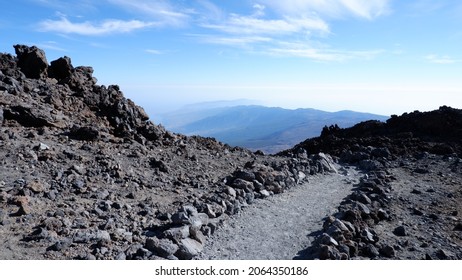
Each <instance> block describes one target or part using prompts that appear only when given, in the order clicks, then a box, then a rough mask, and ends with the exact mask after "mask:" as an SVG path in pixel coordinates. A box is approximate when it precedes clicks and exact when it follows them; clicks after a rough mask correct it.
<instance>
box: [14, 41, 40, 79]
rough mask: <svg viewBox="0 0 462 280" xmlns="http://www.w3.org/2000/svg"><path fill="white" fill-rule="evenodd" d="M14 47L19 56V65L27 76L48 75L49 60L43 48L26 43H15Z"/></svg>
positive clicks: (37, 77)
mask: <svg viewBox="0 0 462 280" xmlns="http://www.w3.org/2000/svg"><path fill="white" fill-rule="evenodd" d="M14 49H15V51H16V55H17V57H18V66H19V68H21V71H22V72H23V73H24V74H25V75H26V77H27V78H31V79H40V78H46V77H47V69H48V62H47V59H46V56H45V52H44V51H43V50H41V49H39V48H37V47H35V46H33V47H28V46H25V45H15V46H14Z"/></svg>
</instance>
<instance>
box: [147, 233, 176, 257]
mask: <svg viewBox="0 0 462 280" xmlns="http://www.w3.org/2000/svg"><path fill="white" fill-rule="evenodd" d="M144 247H145V248H146V249H148V250H149V251H151V252H153V253H154V254H156V255H158V256H160V257H163V258H167V257H168V256H170V255H174V254H175V253H176V252H177V251H178V249H179V247H178V245H176V244H175V243H173V242H172V241H171V240H168V239H158V238H156V237H153V238H147V239H146V243H145V245H144Z"/></svg>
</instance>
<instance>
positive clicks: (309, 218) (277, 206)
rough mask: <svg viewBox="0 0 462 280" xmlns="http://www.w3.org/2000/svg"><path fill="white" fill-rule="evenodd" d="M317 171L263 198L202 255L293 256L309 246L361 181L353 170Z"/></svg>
mask: <svg viewBox="0 0 462 280" xmlns="http://www.w3.org/2000/svg"><path fill="white" fill-rule="evenodd" d="M340 170H341V171H340V172H339V174H327V175H315V176H310V177H309V182H308V183H306V184H304V185H301V186H297V187H295V188H293V189H292V190H289V191H287V192H286V193H283V194H279V195H275V196H272V197H270V198H268V199H265V200H258V201H257V202H256V203H254V204H253V205H251V206H249V207H247V208H244V210H243V211H242V212H241V213H240V214H238V215H235V216H233V217H231V218H230V219H229V220H228V221H225V223H224V225H223V226H222V227H221V228H219V229H218V230H217V231H216V232H215V233H214V235H213V236H212V237H211V238H209V239H208V241H207V244H206V246H205V248H204V251H203V252H202V253H201V254H200V255H199V256H198V258H197V259H218V260H230V259H231V260H290V259H293V258H295V257H296V256H297V255H298V254H299V252H300V251H301V250H303V249H305V248H307V247H309V246H310V242H311V241H313V238H312V237H311V236H310V234H312V233H313V232H316V231H318V230H321V229H322V223H323V221H322V219H323V218H325V217H326V216H327V215H329V214H332V213H334V212H336V209H337V207H338V206H339V204H340V203H341V201H342V200H343V199H344V198H345V197H346V196H348V195H349V194H350V193H351V191H352V188H353V185H354V184H355V183H357V182H359V177H360V175H359V173H358V171H356V170H355V169H353V168H348V167H347V169H344V168H342V169H340Z"/></svg>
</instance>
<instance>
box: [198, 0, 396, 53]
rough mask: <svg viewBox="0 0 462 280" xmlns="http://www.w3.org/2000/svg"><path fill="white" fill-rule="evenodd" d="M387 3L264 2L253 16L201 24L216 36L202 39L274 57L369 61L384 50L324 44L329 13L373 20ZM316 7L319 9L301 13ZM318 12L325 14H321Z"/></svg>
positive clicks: (233, 16) (342, 0)
mask: <svg viewBox="0 0 462 280" xmlns="http://www.w3.org/2000/svg"><path fill="white" fill-rule="evenodd" d="M369 2H370V3H369ZM387 2H388V1H385V0H383V1H367V3H366V2H365V1H357V0H356V1H353V0H338V1H334V0H327V1H319V0H314V1H309V0H306V1H297V0H289V1H271V0H263V1H260V2H259V4H255V5H253V12H252V13H250V15H242V14H236V13H231V14H229V15H228V17H226V18H224V19H221V21H219V22H203V23H201V27H203V28H205V29H210V31H213V33H211V34H207V35H202V36H198V37H199V38H200V39H201V40H202V41H203V42H205V43H211V44H221V45H228V46H232V47H244V48H246V49H250V50H251V51H252V52H254V53H255V52H256V53H261V54H266V55H271V56H291V57H303V58H307V59H311V60H315V61H346V60H351V59H362V60H368V59H373V58H374V57H376V56H378V55H379V54H381V53H382V52H384V51H383V50H359V51H358V50H338V49H335V48H331V47H329V46H327V45H325V44H322V43H320V41H322V40H324V39H325V38H327V37H328V36H329V35H331V31H330V26H329V24H328V20H327V19H325V18H327V16H326V15H325V14H326V13H327V12H328V13H329V15H334V14H337V11H338V13H339V14H340V13H341V11H342V9H343V10H348V11H349V13H350V14H353V15H354V16H358V17H363V18H367V19H372V18H373V17H376V16H378V15H379V14H380V13H382V12H383V11H384V9H385V8H382V7H381V5H384V4H385V3H387ZM361 4H364V5H363V6H361ZM266 5H269V7H267V6H266ZM312 7H316V8H317V9H314V10H312V11H311V12H305V13H300V11H304V10H305V9H306V8H312ZM269 9H272V10H271V11H269ZM317 10H319V11H323V13H322V14H321V13H317V12H316V11H317ZM275 12H276V13H275Z"/></svg>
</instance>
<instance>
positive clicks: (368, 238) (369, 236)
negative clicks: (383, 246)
mask: <svg viewBox="0 0 462 280" xmlns="http://www.w3.org/2000/svg"><path fill="white" fill-rule="evenodd" d="M361 239H362V240H363V241H364V242H368V243H373V242H375V239H374V234H373V233H372V232H371V231H370V230H369V229H367V228H365V229H363V230H362V231H361Z"/></svg>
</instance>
